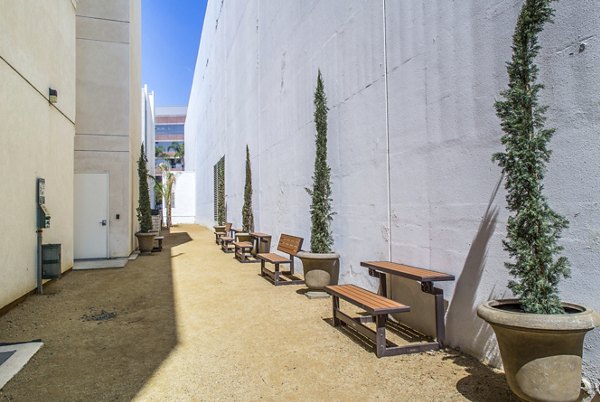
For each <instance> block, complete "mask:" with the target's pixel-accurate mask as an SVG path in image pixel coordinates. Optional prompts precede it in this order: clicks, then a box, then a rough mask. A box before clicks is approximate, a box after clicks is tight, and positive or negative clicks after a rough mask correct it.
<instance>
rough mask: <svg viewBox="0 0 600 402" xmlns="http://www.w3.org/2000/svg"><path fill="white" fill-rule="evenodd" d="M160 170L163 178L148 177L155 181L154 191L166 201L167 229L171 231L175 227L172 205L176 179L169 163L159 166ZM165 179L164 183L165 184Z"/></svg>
mask: <svg viewBox="0 0 600 402" xmlns="http://www.w3.org/2000/svg"><path fill="white" fill-rule="evenodd" d="M158 169H159V171H160V172H161V175H162V177H157V176H152V175H148V176H149V177H150V178H151V179H152V180H154V191H155V192H156V193H158V194H160V196H161V198H162V199H164V200H165V208H166V209H167V229H170V228H171V226H172V225H173V220H172V219H171V216H172V204H173V197H172V195H173V185H174V184H175V181H176V177H175V175H174V174H173V172H171V168H170V167H169V164H168V163H161V164H159V165H158ZM163 179H164V182H163Z"/></svg>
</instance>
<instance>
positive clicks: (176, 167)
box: [154, 107, 187, 171]
mask: <svg viewBox="0 0 600 402" xmlns="http://www.w3.org/2000/svg"><path fill="white" fill-rule="evenodd" d="M186 114H187V108H186V107H159V108H156V112H155V149H154V150H155V156H156V158H155V166H158V165H159V164H161V163H163V162H167V163H169V166H170V167H171V170H173V171H182V170H185V157H184V150H185V147H184V126H185V118H186Z"/></svg>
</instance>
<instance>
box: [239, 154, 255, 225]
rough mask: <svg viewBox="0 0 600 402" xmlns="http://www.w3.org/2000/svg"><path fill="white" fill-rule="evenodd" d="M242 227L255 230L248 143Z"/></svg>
mask: <svg viewBox="0 0 600 402" xmlns="http://www.w3.org/2000/svg"><path fill="white" fill-rule="evenodd" d="M242 229H243V231H244V232H248V233H250V232H254V214H253V213H252V170H251V169H250V149H249V148H248V145H246V184H245V185H244V206H243V207H242Z"/></svg>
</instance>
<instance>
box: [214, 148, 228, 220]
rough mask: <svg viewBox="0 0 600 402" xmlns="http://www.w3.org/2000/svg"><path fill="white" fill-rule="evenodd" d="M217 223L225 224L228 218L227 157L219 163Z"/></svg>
mask: <svg viewBox="0 0 600 402" xmlns="http://www.w3.org/2000/svg"><path fill="white" fill-rule="evenodd" d="M216 173H217V200H216V201H217V224H218V225H224V224H225V221H226V220H227V207H226V206H225V157H222V158H221V159H220V160H219V162H218V163H217V169H216Z"/></svg>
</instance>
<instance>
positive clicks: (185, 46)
mask: <svg viewBox="0 0 600 402" xmlns="http://www.w3.org/2000/svg"><path fill="white" fill-rule="evenodd" d="M207 1H208V0H168V1H165V0H144V1H142V85H143V84H148V90H150V91H154V94H155V104H156V106H158V107H160V106H187V104H188V99H189V96H190V89H191V86H192V78H193V77H194V68H195V66H196V56H197V55H198V44H199V42H200V33H201V31H202V23H203V21H204V13H205V11H206V2H207Z"/></svg>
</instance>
